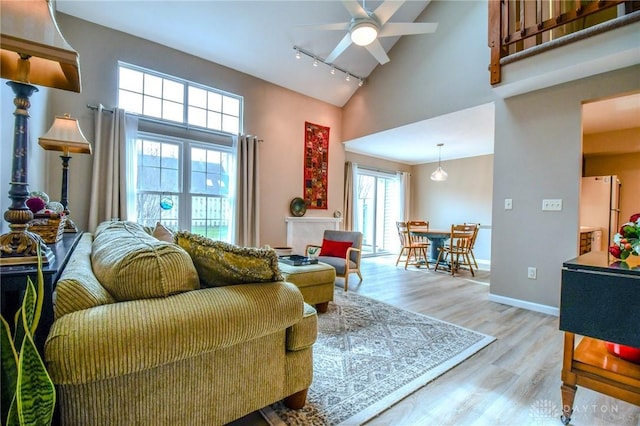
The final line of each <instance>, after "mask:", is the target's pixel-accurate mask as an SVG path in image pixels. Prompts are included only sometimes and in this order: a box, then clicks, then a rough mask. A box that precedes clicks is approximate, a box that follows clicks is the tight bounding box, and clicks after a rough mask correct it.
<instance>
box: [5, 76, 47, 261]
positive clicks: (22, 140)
mask: <svg viewBox="0 0 640 426" xmlns="http://www.w3.org/2000/svg"><path fill="white" fill-rule="evenodd" d="M7 85H9V86H10V87H11V88H12V89H13V92H14V93H15V95H16V97H15V99H14V100H13V104H14V105H15V107H16V110H15V111H14V113H13V115H14V116H15V124H14V129H15V130H14V136H13V162H12V164H11V181H10V185H11V189H9V199H10V200H11V205H10V206H9V209H8V210H7V211H6V212H5V213H4V218H5V220H6V221H7V222H9V229H10V231H9V233H7V234H4V235H2V236H0V265H25V264H33V263H38V248H40V253H41V255H42V262H43V263H49V262H51V261H53V259H54V254H53V252H52V251H51V249H50V248H49V247H47V245H46V244H45V242H44V241H43V240H42V238H40V236H39V235H36V234H34V233H33V232H29V230H28V229H29V221H31V219H33V213H31V210H29V209H28V208H27V206H26V204H25V201H26V199H27V198H28V196H29V187H28V186H29V185H28V183H27V165H28V162H27V153H28V152H29V150H28V146H27V145H28V143H29V136H28V130H29V121H28V119H29V112H28V110H29V107H30V106H31V103H30V102H29V97H30V96H31V94H33V92H37V91H38V88H37V87H35V86H32V85H30V84H26V83H20V82H18V81H8V82H7Z"/></svg>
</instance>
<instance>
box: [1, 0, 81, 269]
mask: <svg viewBox="0 0 640 426" xmlns="http://www.w3.org/2000/svg"><path fill="white" fill-rule="evenodd" d="M0 7H1V9H0V16H1V19H2V20H1V25H0V77H2V78H4V79H7V80H10V81H8V82H7V84H8V85H9V86H10V87H11V88H12V90H13V92H14V94H15V99H14V101H13V103H14V105H15V107H16V109H15V111H14V113H13V115H14V116H15V122H14V129H15V130H14V138H13V161H12V165H11V182H10V186H11V188H10V189H9V199H10V200H11V204H10V206H9V208H8V210H7V211H6V212H5V213H4V218H5V220H6V221H7V222H9V230H10V231H9V233H7V234H4V235H1V236H0V265H7V264H10V265H21V264H34V263H38V256H37V253H38V248H39V249H40V252H41V253H42V262H43V263H49V262H51V261H53V258H54V255H53V252H52V251H51V249H49V247H47V245H46V244H45V243H44V241H42V239H41V238H40V237H39V236H38V235H36V234H34V233H33V232H29V230H28V227H29V222H30V221H31V220H32V219H33V213H32V212H31V210H29V209H28V208H27V206H26V204H25V201H26V200H27V198H28V197H29V183H28V179H27V165H28V161H27V154H28V152H29V149H28V146H27V145H28V143H29V132H28V130H29V107H30V106H31V104H30V102H29V98H30V97H31V95H32V94H33V93H34V92H36V91H38V88H37V87H36V86H33V85H32V84H35V85H40V86H45V87H52V88H56V89H63V90H70V91H73V92H80V66H79V59H78V53H77V52H76V51H75V50H73V48H72V47H71V46H69V44H68V43H67V42H66V40H65V39H64V37H63V36H62V34H61V33H60V30H59V29H58V25H57V24H56V21H55V19H54V15H53V10H52V7H51V3H50V2H49V1H46V0H21V1H2V2H0Z"/></svg>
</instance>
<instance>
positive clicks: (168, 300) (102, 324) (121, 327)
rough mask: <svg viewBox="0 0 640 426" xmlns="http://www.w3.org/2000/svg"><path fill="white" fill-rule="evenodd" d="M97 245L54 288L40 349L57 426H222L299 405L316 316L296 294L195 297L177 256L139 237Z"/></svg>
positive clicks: (137, 233)
mask: <svg viewBox="0 0 640 426" xmlns="http://www.w3.org/2000/svg"><path fill="white" fill-rule="evenodd" d="M95 235H96V236H95V239H94V235H93V234H88V233H87V234H84V235H83V236H82V238H81V240H80V242H79V243H78V246H77V248H76V249H75V251H74V252H73V254H72V256H71V258H70V260H69V263H68V265H67V267H66V268H65V270H64V272H63V274H62V276H61V278H60V280H59V282H58V284H57V287H56V291H55V299H54V303H55V304H54V313H55V321H54V323H53V326H52V328H51V330H50V332H49V336H48V338H47V342H46V345H45V362H46V366H47V369H48V370H49V373H50V375H51V377H52V379H53V381H54V383H55V385H56V390H57V402H58V408H59V414H60V423H61V424H63V425H94V426H96V425H125V424H126V425H156V424H166V425H169V424H170V425H221V424H225V423H228V422H230V421H233V420H235V419H238V418H240V417H242V416H244V415H246V414H248V413H250V412H253V411H255V410H258V409H260V408H263V407H265V406H267V405H269V404H272V403H274V402H277V401H279V400H282V399H284V401H285V404H287V405H288V406H290V407H291V408H301V407H302V406H303V405H304V404H305V399H306V391H307V389H308V387H309V385H310V384H311V380H312V374H313V366H312V346H313V343H314V342H315V340H316V336H317V316H316V311H315V309H314V308H313V307H311V306H309V305H307V304H305V303H304V302H303V298H302V295H301V293H300V291H299V290H298V288H297V287H296V286H295V285H293V284H290V283H286V282H283V281H275V282H259V283H243V284H237V285H223V286H218V287H212V288H202V289H201V288H200V282H199V280H198V277H197V275H195V276H194V274H196V272H195V269H192V268H193V264H191V263H190V261H189V255H188V254H186V251H184V250H182V248H180V247H178V246H177V245H176V244H171V243H168V242H163V241H160V240H157V239H155V238H153V237H151V236H150V235H149V234H148V233H147V232H145V230H144V229H143V227H141V226H139V225H135V224H131V223H129V222H126V223H122V222H121V223H118V224H101V226H100V227H99V228H98V230H97V231H96V234H95ZM94 240H95V241H94ZM98 240H100V241H98ZM122 250H125V251H126V250H129V252H128V253H125V254H124V255H122V253H120V254H119V255H118V252H119V251H122ZM131 250H134V251H136V250H138V251H140V252H144V255H142V256H138V255H137V254H139V253H138V252H136V253H137V254H136V255H135V256H133V255H132V254H131ZM145 250H146V251H145ZM181 250H182V251H181ZM114 253H115V254H114ZM185 254H186V256H185ZM140 257H141V258H142V260H140ZM110 262H113V265H114V266H113V267H110V266H109V265H110ZM136 262H138V263H136ZM139 262H141V264H142V266H140V263H139ZM145 262H146V263H145ZM98 277H101V279H102V282H101V280H100V279H98ZM114 277H116V278H115V279H113V278H114ZM118 280H119V281H118ZM103 282H104V285H103ZM176 283H177V284H176ZM105 286H106V287H105ZM107 288H109V290H107ZM158 293H159V294H158Z"/></svg>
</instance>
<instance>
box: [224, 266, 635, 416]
mask: <svg viewBox="0 0 640 426" xmlns="http://www.w3.org/2000/svg"><path fill="white" fill-rule="evenodd" d="M394 263H395V256H389V257H378V258H366V259H363V262H362V264H363V266H362V275H363V277H364V280H363V281H362V283H358V279H357V277H356V276H355V275H352V277H351V279H350V282H349V291H353V292H357V293H359V294H362V295H365V296H368V297H371V298H374V299H377V300H380V301H383V302H385V303H389V304H391V305H394V306H397V307H399V308H402V309H407V310H410V311H414V312H419V313H422V314H425V315H428V316H430V317H433V318H437V319H440V320H443V321H447V322H450V323H453V324H456V325H459V326H462V327H466V328H469V329H472V330H475V331H478V332H481V333H485V334H489V335H492V336H495V337H496V338H497V340H496V341H495V342H493V343H492V344H491V345H489V346H488V347H486V348H484V349H483V350H481V351H480V352H478V353H477V354H475V355H473V356H472V357H471V358H469V359H468V360H466V361H465V362H463V363H462V364H460V365H458V366H456V367H455V368H453V369H451V370H449V371H448V372H446V373H445V374H443V375H442V376H440V377H438V378H437V379H436V380H434V381H433V382H431V383H429V384H428V385H426V386H425V387H423V388H421V389H419V390H418V391H416V392H414V393H413V394H411V395H409V396H408V397H406V398H405V399H403V400H402V401H400V402H399V403H397V404H395V405H394V406H392V407H390V408H389V409H388V410H386V411H384V412H383V413H381V414H380V415H378V416H377V417H376V418H374V419H372V420H370V421H369V422H368V423H366V424H367V425H371V426H373V425H376V426H383V425H384V426H387V425H394V426H414V425H415V426H421V425H442V426H447V425H457V426H459V425H463V426H466V425H477V426H485V425H487V426H489V425H491V426H493V425H515V424H517V425H531V426H534V425H535V426H537V425H558V426H561V425H562V423H560V420H559V415H560V410H561V406H562V401H561V397H560V384H561V381H560V370H561V367H562V341H563V336H562V332H560V330H559V329H558V318H557V317H554V316H550V315H545V314H541V313H538V312H532V311H528V310H525V309H520V308H515V307H512V306H507V305H502V304H499V303H495V302H491V301H489V300H488V295H489V285H487V284H486V283H482V282H483V280H484V281H488V280H489V279H488V278H489V273H488V272H486V271H479V273H477V274H476V277H472V276H471V274H470V273H469V272H468V271H461V272H460V273H459V274H456V275H455V276H454V277H451V276H450V275H449V274H447V273H445V272H440V271H438V272H433V271H424V270H423V268H421V270H415V269H413V270H412V269H411V268H415V267H411V266H410V267H409V268H408V269H407V270H405V269H404V265H398V266H397V267H396V266H394ZM342 285H343V281H342V280H341V279H338V280H337V281H336V291H343V288H342ZM266 424H267V423H266V422H264V421H263V420H262V419H260V418H259V416H256V415H255V413H253V414H251V415H250V416H247V417H246V418H243V419H241V420H239V421H237V422H234V423H233V425H234V426H246V425H266ZM571 424H573V425H576V426H578V425H580V426H592V425H603V426H609V425H617V426H639V425H640V407H638V406H635V405H632V404H629V403H626V402H623V401H620V400H617V399H614V398H611V397H608V396H605V395H602V394H600V393H598V392H594V391H591V390H589V389H584V388H580V387H579V388H578V391H577V393H576V399H575V404H574V415H573V418H572V422H571Z"/></svg>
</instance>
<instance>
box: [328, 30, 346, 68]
mask: <svg viewBox="0 0 640 426" xmlns="http://www.w3.org/2000/svg"><path fill="white" fill-rule="evenodd" d="M349 46H351V34H349V33H347V34H346V35H345V36H344V37H343V38H342V40H340V43H338V45H337V46H336V47H335V49H333V51H332V52H331V53H330V54H329V56H327V57H326V58H325V60H324V61H325V62H326V63H328V64H332V63H333V61H335V60H336V59H337V58H338V56H340V55H341V54H342V52H344V51H345V50H347V47H349Z"/></svg>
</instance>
